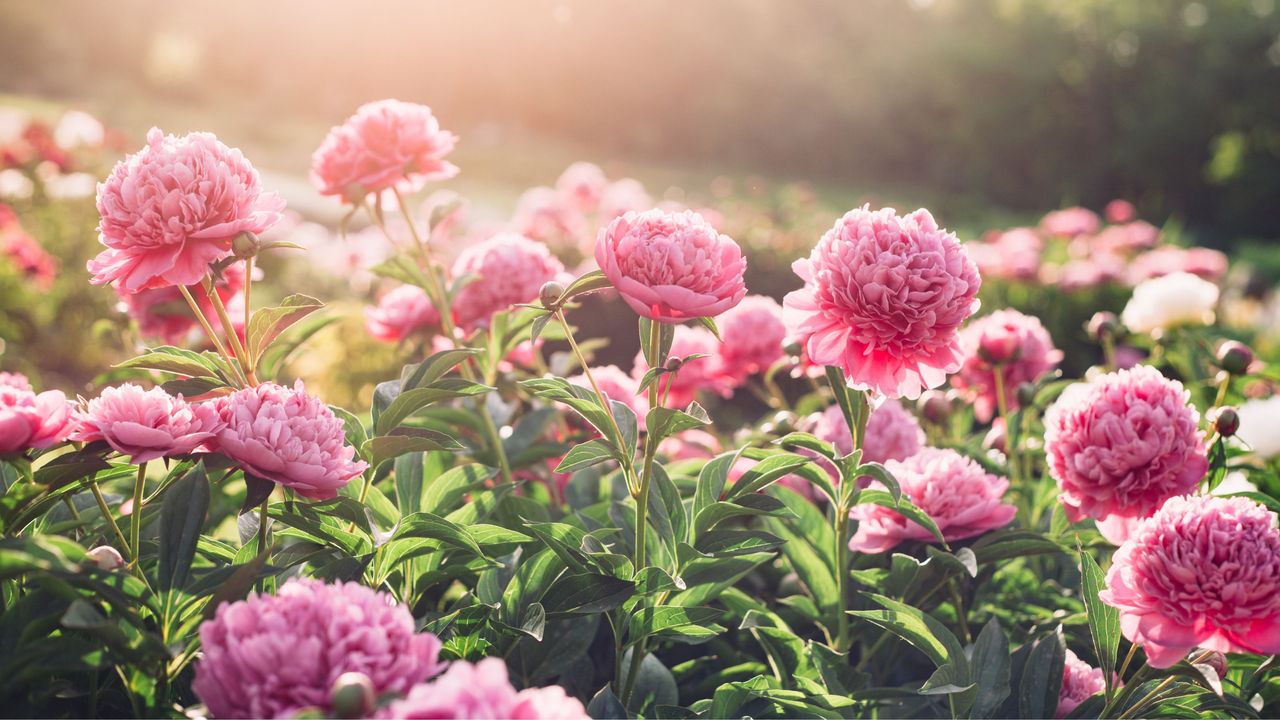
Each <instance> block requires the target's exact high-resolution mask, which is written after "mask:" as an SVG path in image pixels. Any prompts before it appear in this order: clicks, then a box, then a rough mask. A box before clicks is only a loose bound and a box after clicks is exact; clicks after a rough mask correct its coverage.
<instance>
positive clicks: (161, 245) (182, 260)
mask: <svg viewBox="0 0 1280 720" xmlns="http://www.w3.org/2000/svg"><path fill="white" fill-rule="evenodd" d="M283 208H284V202H283V201H282V200H281V199H280V198H279V197H277V196H276V195H275V194H274V193H268V192H263V190H262V184H261V181H260V180H259V179H258V171H257V170H255V169H254V168H253V166H252V165H250V164H249V161H248V160H246V159H245V157H244V155H242V154H241V153H240V151H239V150H233V149H231V148H228V147H227V146H226V145H223V144H222V143H220V142H218V139H217V138H216V137H214V136H213V135H211V134H209V133H191V134H190V135H186V136H183V137H181V138H177V137H174V136H172V135H168V136H166V135H163V134H161V132H160V130H159V129H158V128H152V129H151V131H150V132H148V133H147V146H146V147H145V148H143V149H142V150H140V151H138V152H137V153H135V154H133V155H130V156H129V157H127V158H125V159H124V160H122V161H121V162H119V163H118V164H117V165H116V166H115V169H113V170H112V171H111V175H110V176H109V177H108V178H107V180H106V182H104V183H102V184H101V185H99V186H98V213H99V214H100V215H101V216H102V219H101V221H100V222H99V223H98V233H99V240H100V242H102V244H103V245H106V246H107V249H106V250H103V251H102V252H101V253H99V254H98V256H97V257H96V258H94V259H92V260H90V261H89V272H91V273H93V280H92V282H93V283H94V284H95V285H101V284H104V283H109V282H114V283H116V284H117V285H118V286H119V287H120V288H121V289H123V290H124V291H126V292H138V291H139V290H146V289H148V288H162V287H169V286H172V285H195V284H196V283H199V282H200V281H201V280H203V279H204V277H205V276H206V275H208V274H209V264H210V263H213V262H215V261H218V260H221V259H223V258H225V257H228V256H229V255H230V254H231V241H232V240H233V239H234V238H235V236H236V235H238V234H240V233H242V232H252V233H261V232H265V231H266V230H267V229H268V228H270V227H271V226H272V225H274V224H275V223H276V221H277V220H279V219H280V210H282V209H283Z"/></svg>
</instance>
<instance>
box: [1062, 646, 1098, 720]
mask: <svg viewBox="0 0 1280 720" xmlns="http://www.w3.org/2000/svg"><path fill="white" fill-rule="evenodd" d="M1106 687H1107V684H1106V680H1105V679H1104V678H1103V675H1102V671H1101V670H1099V669H1098V668H1096V667H1093V666H1092V665H1090V664H1089V663H1087V662H1085V661H1083V660H1081V659H1080V658H1078V657H1076V654H1075V653H1073V652H1071V649H1070V648H1068V649H1067V657H1066V661H1065V662H1064V663H1063V666H1062V687H1061V688H1060V689H1059V690H1058V712H1057V713H1056V714H1055V715H1054V717H1055V718H1064V717H1066V716H1067V715H1070V714H1071V711H1072V710H1075V709H1076V708H1077V707H1079V706H1080V703H1082V702H1084V701H1085V700H1088V699H1089V698H1090V697H1092V696H1094V695H1097V694H1098V693H1100V692H1102V691H1103V690H1105V689H1106Z"/></svg>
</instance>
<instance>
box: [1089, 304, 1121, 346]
mask: <svg viewBox="0 0 1280 720" xmlns="http://www.w3.org/2000/svg"><path fill="white" fill-rule="evenodd" d="M1085 327H1086V329H1087V330H1088V332H1089V337H1091V338H1093V340H1094V341H1095V342H1102V339H1103V338H1107V337H1114V336H1115V334H1116V333H1117V332H1119V330H1120V319H1119V318H1117V317H1116V314H1115V313H1113V312H1106V311H1103V312H1098V313H1094V314H1093V317H1091V318H1089V324H1088V325H1086V326H1085Z"/></svg>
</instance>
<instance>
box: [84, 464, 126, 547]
mask: <svg viewBox="0 0 1280 720" xmlns="http://www.w3.org/2000/svg"><path fill="white" fill-rule="evenodd" d="M89 489H90V490H92V491H93V498H94V499H95V500H97V501H98V511H99V512H101V513H102V517H103V518H105V519H106V521H107V524H108V525H110V526H111V531H112V532H114V533H115V535H116V540H119V541H120V550H121V551H122V552H123V553H124V555H125V559H126V560H128V561H129V562H130V563H132V562H133V550H131V549H129V541H128V540H126V539H125V537H124V533H122V532H120V526H119V525H117V524H116V518H115V516H114V515H112V514H111V508H110V507H108V506H107V499H106V498H104V497H102V489H101V488H99V487H98V483H97V481H90V482H89Z"/></svg>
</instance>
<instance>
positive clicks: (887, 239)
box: [782, 206, 982, 399]
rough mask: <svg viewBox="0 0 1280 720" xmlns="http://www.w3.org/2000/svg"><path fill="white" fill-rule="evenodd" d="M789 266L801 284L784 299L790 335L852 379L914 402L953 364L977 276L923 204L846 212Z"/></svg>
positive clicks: (811, 355) (952, 238)
mask: <svg viewBox="0 0 1280 720" xmlns="http://www.w3.org/2000/svg"><path fill="white" fill-rule="evenodd" d="M792 268H793V269H794V270H795V272H796V274H797V275H799V276H800V279H801V280H804V283H805V285H804V287H803V288H801V289H800V290H796V291H794V292H791V293H788V294H787V296H786V298H784V300H783V303H782V304H783V308H784V311H783V315H784V318H785V320H786V323H787V328H788V330H789V331H790V332H791V337H793V338H795V339H797V340H799V341H800V342H802V343H803V344H804V346H805V350H806V351H807V352H808V355H809V358H810V359H811V360H812V361H813V362H815V363H817V364H819V365H834V366H838V367H840V368H842V369H843V370H844V373H845V376H846V377H847V378H848V381H849V384H850V386H852V387H855V388H859V389H864V390H874V391H876V392H880V393H883V394H885V395H888V396H890V397H900V396H906V397H909V398H913V399H914V398H916V397H919V396H920V391H921V390H923V389H925V388H934V387H937V386H939V385H941V384H942V383H943V381H945V380H946V377H947V373H952V372H955V371H956V370H958V369H959V368H960V363H961V361H962V360H963V359H964V358H963V355H962V354H961V351H960V342H959V339H958V338H957V336H956V332H957V330H959V328H960V325H961V323H963V322H964V321H965V319H966V318H968V317H969V316H970V315H972V314H973V313H974V312H975V311H976V310H977V309H978V301H977V294H978V287H979V285H981V283H982V281H981V279H980V278H979V277H978V270H977V268H976V267H975V266H974V264H973V261H971V260H970V259H969V256H968V255H967V254H966V252H965V250H964V248H963V247H962V246H961V245H960V242H959V241H958V240H956V236H955V234H954V233H948V232H945V231H943V230H941V229H939V228H938V225H937V223H936V222H934V220H933V216H932V215H930V214H929V211H928V210H917V211H915V212H913V213H911V214H910V215H907V216H905V217H898V214H897V213H896V212H894V210H893V209H892V208H884V209H882V210H877V211H874V212H873V211H871V210H870V209H869V208H868V207H867V206H863V207H862V208H860V209H857V210H850V211H849V212H848V213H846V214H845V216H844V217H842V218H840V220H838V221H836V224H835V227H833V228H831V229H830V230H828V231H827V233H826V234H825V235H823V236H822V239H821V240H819V241H818V245H817V246H816V247H815V248H814V249H813V252H812V253H811V254H810V255H809V257H808V258H807V259H801V260H797V261H796V262H795V263H794V264H793V265H792Z"/></svg>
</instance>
